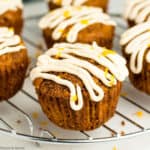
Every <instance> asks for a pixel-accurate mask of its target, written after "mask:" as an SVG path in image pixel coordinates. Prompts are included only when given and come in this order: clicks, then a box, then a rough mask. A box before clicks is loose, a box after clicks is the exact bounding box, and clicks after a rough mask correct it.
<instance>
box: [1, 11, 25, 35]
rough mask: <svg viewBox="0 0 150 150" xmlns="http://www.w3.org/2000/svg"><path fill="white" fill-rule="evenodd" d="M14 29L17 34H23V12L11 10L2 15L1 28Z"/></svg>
mask: <svg viewBox="0 0 150 150" xmlns="http://www.w3.org/2000/svg"><path fill="white" fill-rule="evenodd" d="M5 26H6V27H12V28H14V31H15V33H16V34H21V31H22V28H23V18H22V10H21V9H17V10H16V11H12V10H9V11H7V12H5V13H4V14H2V15H0V27H5Z"/></svg>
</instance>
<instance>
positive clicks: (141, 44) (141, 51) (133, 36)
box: [120, 22, 150, 74]
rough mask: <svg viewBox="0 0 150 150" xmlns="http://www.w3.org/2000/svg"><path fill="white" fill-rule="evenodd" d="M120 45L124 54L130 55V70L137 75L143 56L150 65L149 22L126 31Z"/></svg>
mask: <svg viewBox="0 0 150 150" xmlns="http://www.w3.org/2000/svg"><path fill="white" fill-rule="evenodd" d="M120 44H121V45H122V46H124V49H125V50H124V51H125V53H126V54H128V55H130V69H131V71H132V72H133V73H135V74H139V73H141V71H142V68H143V62H144V56H145V54H146V61H147V62H148V63H150V49H149V47H150V22H145V23H142V24H139V25H137V26H135V27H133V28H131V29H129V30H127V31H126V32H125V33H124V34H123V35H122V37H121V41H120Z"/></svg>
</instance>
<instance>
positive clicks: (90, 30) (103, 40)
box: [43, 23, 115, 49]
mask: <svg viewBox="0 0 150 150" xmlns="http://www.w3.org/2000/svg"><path fill="white" fill-rule="evenodd" d="M114 31H115V27H113V26H109V25H104V24H100V23H97V24H93V25H90V26H88V27H87V28H85V29H83V30H81V31H80V32H79V34H78V37H77V40H76V41H75V42H74V43H87V44H92V43H93V42H94V41H95V42H97V44H98V45H99V46H102V47H106V48H108V49H112V46H113V38H114ZM52 32H53V30H52V29H50V28H46V29H44V30H43V36H44V39H45V42H46V44H47V47H48V48H51V47H52V46H53V45H54V44H55V43H60V42H67V41H66V35H67V33H68V28H67V29H66V30H65V31H64V33H63V35H62V37H61V38H60V39H59V40H54V39H53V38H52Z"/></svg>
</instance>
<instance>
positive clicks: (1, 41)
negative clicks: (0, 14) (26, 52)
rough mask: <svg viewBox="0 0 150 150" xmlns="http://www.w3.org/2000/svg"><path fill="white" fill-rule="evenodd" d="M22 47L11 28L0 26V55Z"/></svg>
mask: <svg viewBox="0 0 150 150" xmlns="http://www.w3.org/2000/svg"><path fill="white" fill-rule="evenodd" d="M24 48H25V47H24V45H23V43H22V41H21V38H20V37H19V36H18V35H15V34H14V30H13V29H12V28H7V27H1V28H0V56H1V55H4V54H6V53H12V52H17V51H20V50H22V49H24Z"/></svg>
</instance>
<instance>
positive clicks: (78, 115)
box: [34, 73, 121, 130]
mask: <svg viewBox="0 0 150 150" xmlns="http://www.w3.org/2000/svg"><path fill="white" fill-rule="evenodd" d="M54 74H55V75H58V76H60V77H61V78H63V79H67V80H69V81H71V82H72V83H74V84H78V85H80V87H81V88H82V93H83V99H84V106H83V108H82V109H81V110H80V111H74V110H72V109H71V107H70V91H69V89H68V88H67V87H65V86H62V85H59V84H57V83H55V82H53V81H50V80H45V79H41V78H38V79H36V80H35V81H34V85H35V89H36V92H37V94H38V97H39V101H40V104H41V107H42V109H43V111H44V113H45V114H46V115H47V116H48V118H49V119H50V120H51V121H52V122H54V123H55V124H57V125H58V126H60V127H63V128H66V129H73V130H92V129H95V128H97V127H99V126H101V125H103V124H104V123H105V122H106V121H108V120H109V119H110V118H111V117H112V116H113V115H114V112H115V109H116V105H117V102H118V97H119V94H120V90H121V83H120V82H118V83H117V85H115V86H113V87H111V88H109V87H107V86H105V85H104V84H103V83H101V82H100V81H99V80H98V79H97V78H96V77H93V78H94V81H95V82H96V83H97V84H98V85H100V87H101V88H102V89H103V90H104V92H105V96H104V98H103V100H102V101H101V102H98V103H96V102H93V101H92V100H91V99H90V96H89V93H88V91H87V90H86V88H85V87H84V84H83V82H82V81H81V80H80V79H79V78H78V77H76V76H74V75H71V74H68V73H54Z"/></svg>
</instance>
